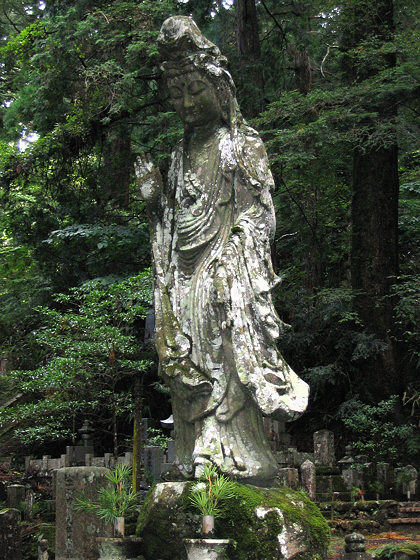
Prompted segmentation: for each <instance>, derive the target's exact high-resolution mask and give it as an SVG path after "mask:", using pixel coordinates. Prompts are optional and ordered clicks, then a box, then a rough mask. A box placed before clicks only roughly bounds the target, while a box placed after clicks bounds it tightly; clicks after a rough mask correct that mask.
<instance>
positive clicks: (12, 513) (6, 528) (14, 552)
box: [0, 509, 22, 560]
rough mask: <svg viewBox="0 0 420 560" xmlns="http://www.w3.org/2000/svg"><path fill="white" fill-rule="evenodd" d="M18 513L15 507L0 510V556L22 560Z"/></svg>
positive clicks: (6, 559) (10, 559)
mask: <svg viewBox="0 0 420 560" xmlns="http://www.w3.org/2000/svg"><path fill="white" fill-rule="evenodd" d="M19 520H20V513H19V511H18V510H17V509H7V510H4V511H2V512H0V558H4V559H5V560H22V540H21V535H20V526H19Z"/></svg>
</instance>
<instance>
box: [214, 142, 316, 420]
mask: <svg viewBox="0 0 420 560" xmlns="http://www.w3.org/2000/svg"><path fill="white" fill-rule="evenodd" d="M252 132H254V134H253V133H252ZM236 142H237V145H236V157H237V170H236V173H235V178H234V192H235V213H236V218H235V220H234V225H233V227H232V228H231V233H230V236H229V239H228V241H227V243H226V245H225V248H224V251H223V254H222V258H221V259H220V266H219V272H218V278H217V280H218V283H219V284H220V283H223V285H224V286H226V288H227V291H228V295H227V300H228V302H229V304H228V307H229V311H228V312H229V324H230V331H231V341H232V349H233V357H234V360H235V369H236V371H237V374H238V377H239V380H240V381H241V383H242V384H243V385H245V386H246V387H247V388H248V390H249V391H250V393H251V394H252V396H253V398H254V400H255V401H256V403H257V405H258V407H259V408H260V410H261V411H262V412H263V414H265V415H267V416H272V417H278V418H283V419H291V418H293V417H295V416H296V415H299V414H301V413H302V412H303V411H304V410H305V408H306V405H307V399H308V387H307V385H306V383H305V382H303V381H302V380H301V379H300V378H299V377H298V376H297V375H296V374H295V373H294V371H293V370H292V369H291V368H290V366H289V365H288V364H287V363H286V361H285V360H284V358H283V356H282V355H281V354H280V352H279V351H278V348H277V343H276V341H277V339H278V337H279V334H280V332H281V330H282V329H283V328H284V326H285V325H284V323H283V322H282V321H281V320H280V318H279V316H278V315H277V313H276V310H275V308H274V304H273V299H272V290H273V288H274V287H275V286H276V285H277V284H278V283H279V278H278V277H277V276H276V274H275V273H274V270H273V266H272V261H271V251H270V241H271V239H272V238H273V236H274V231H275V214H274V207H273V203H272V199H271V194H270V190H272V188H273V178H272V175H271V172H270V169H269V165H268V159H267V154H266V152H265V148H264V145H263V143H262V141H261V139H260V138H259V137H258V136H257V134H256V133H255V131H250V133H249V134H244V135H243V136H242V137H241V138H239V139H236Z"/></svg>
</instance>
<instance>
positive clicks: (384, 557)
mask: <svg viewBox="0 0 420 560" xmlns="http://www.w3.org/2000/svg"><path fill="white" fill-rule="evenodd" d="M373 558H375V559H376V560H400V559H403V558H404V559H410V560H418V559H420V544H416V543H404V544H400V545H398V544H387V545H386V546H384V547H383V548H381V549H378V550H377V551H376V553H375V556H373Z"/></svg>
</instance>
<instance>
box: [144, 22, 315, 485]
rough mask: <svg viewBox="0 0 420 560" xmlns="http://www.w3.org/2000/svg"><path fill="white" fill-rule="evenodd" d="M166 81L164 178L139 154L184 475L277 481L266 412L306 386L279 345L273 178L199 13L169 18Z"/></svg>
mask: <svg viewBox="0 0 420 560" xmlns="http://www.w3.org/2000/svg"><path fill="white" fill-rule="evenodd" d="M158 43H159V50H160V54H161V57H162V59H163V61H164V62H163V65H162V71H163V81H164V83H165V87H166V88H167V91H168V94H169V100H170V103H171V104H172V106H173V108H174V109H175V111H176V112H177V114H178V115H179V117H180V118H181V120H182V121H183V123H184V137H183V139H182V141H181V142H180V144H179V146H178V147H177V149H176V150H175V152H174V153H173V154H172V161H171V167H170V170H169V174H168V180H167V182H166V184H165V185H163V184H162V180H161V178H160V174H159V172H158V170H157V169H156V168H155V167H154V166H153V165H152V163H151V162H150V161H149V160H148V159H147V158H146V156H142V157H139V159H138V161H137V164H136V175H137V179H138V182H139V185H140V190H141V194H142V196H143V198H144V200H145V201H146V202H147V207H148V215H149V220H150V234H151V242H152V249H153V257H154V269H155V312H156V331H155V342H156V346H157V351H158V354H159V359H160V374H161V376H162V377H163V379H164V380H165V381H166V383H167V384H168V385H169V387H170V390H171V396H172V406H173V415H174V423H175V433H176V460H175V467H176V470H177V472H176V473H174V472H172V475H174V474H176V475H177V476H176V477H177V478H181V479H182V478H191V477H194V476H195V477H197V476H199V474H200V472H201V470H202V465H203V464H204V463H206V462H209V461H211V462H213V463H215V464H216V465H217V466H218V467H219V469H220V470H221V471H222V472H224V473H227V474H229V475H230V476H232V477H234V478H238V479H241V480H244V481H246V482H249V483H253V484H260V485H264V484H269V483H270V482H271V481H272V480H273V478H274V476H275V475H276V472H277V464H276V461H275V459H274V456H273V454H272V452H271V450H270V446H269V443H268V441H267V438H266V436H265V433H264V429H263V422H262V416H263V415H266V416H270V417H273V418H279V419H286V420H291V419H293V418H296V417H297V416H298V415H300V414H301V413H302V412H303V411H304V410H305V408H306V405H307V399H308V386H307V385H306V383H304V382H303V381H302V380H301V379H299V378H298V377H297V375H296V374H295V373H294V372H293V371H292V370H291V368H290V367H289V366H288V365H287V363H286V362H285V361H284V359H283V357H282V356H281V355H280V353H279V352H278V350H277V347H276V339H277V338H278V336H279V333H280V331H281V330H282V328H283V327H284V324H283V323H282V322H281V321H280V319H279V318H278V316H277V314H276V311H275V309H274V306H273V302H272V296H271V291H272V289H273V288H274V286H275V285H276V284H277V283H278V281H279V279H278V278H277V277H276V275H275V274H274V271H273V267H272V263H271V257H270V240H271V239H272V238H273V235H274V230H275V215H274V209H273V203H272V199H271V195H270V189H271V188H272V187H273V178H272V175H271V172H270V169H269V166H268V160H267V155H266V152H265V149H264V145H263V143H262V141H261V139H260V138H259V136H258V134H257V132H256V131H255V130H253V129H252V128H250V127H249V126H248V125H247V124H246V122H245V121H244V119H243V117H242V115H241V113H240V111H239V108H238V105H237V102H236V99H235V86H234V84H233V81H232V78H231V76H230V74H229V73H228V72H227V70H226V68H225V64H226V59H225V58H224V57H223V56H221V54H220V51H219V49H218V48H217V47H216V46H215V45H214V44H213V43H211V42H210V41H209V40H208V39H207V38H206V37H204V36H203V35H202V33H201V32H200V30H199V29H198V27H197V26H196V24H195V23H194V21H193V20H192V19H191V18H188V17H184V16H175V17H171V18H169V19H167V20H166V21H165V22H164V23H163V25H162V28H161V31H160V35H159V39H158Z"/></svg>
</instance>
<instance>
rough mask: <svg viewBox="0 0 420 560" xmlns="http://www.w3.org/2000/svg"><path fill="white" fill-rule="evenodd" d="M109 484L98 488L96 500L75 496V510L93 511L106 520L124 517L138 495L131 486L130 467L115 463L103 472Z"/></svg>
mask: <svg viewBox="0 0 420 560" xmlns="http://www.w3.org/2000/svg"><path fill="white" fill-rule="evenodd" d="M105 477H106V479H107V480H108V481H109V483H110V484H109V485H107V486H105V487H103V488H100V489H99V490H98V500H97V502H92V501H91V500H89V499H87V498H86V497H84V496H80V497H78V498H76V505H75V509H76V511H83V512H91V511H93V512H95V513H96V515H97V516H98V517H100V518H101V519H104V520H105V521H107V522H110V523H112V522H114V521H115V520H116V519H117V517H125V516H126V515H127V514H129V513H131V512H133V511H134V510H135V509H136V508H137V505H138V502H139V495H138V493H137V492H134V491H133V489H132V488H131V478H132V477H131V468H130V467H128V466H127V465H123V464H118V463H117V464H116V465H115V467H113V468H112V469H111V470H109V471H108V472H107V473H106V474H105Z"/></svg>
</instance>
